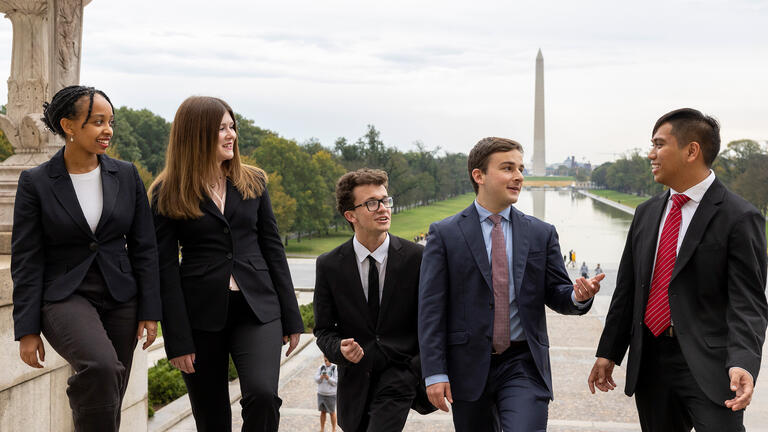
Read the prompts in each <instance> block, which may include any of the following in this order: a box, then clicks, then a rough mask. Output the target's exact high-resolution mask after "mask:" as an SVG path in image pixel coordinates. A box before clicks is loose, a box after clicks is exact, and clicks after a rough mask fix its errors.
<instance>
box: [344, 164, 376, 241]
mask: <svg viewBox="0 0 768 432" xmlns="http://www.w3.org/2000/svg"><path fill="white" fill-rule="evenodd" d="M369 184H372V185H375V186H380V185H384V187H385V188H387V187H388V186H389V177H387V173H386V172H384V171H382V170H378V169H370V168H360V169H359V170H357V171H350V172H348V173H346V174H344V175H343V176H341V178H339V181H338V182H336V210H338V212H339V214H340V215H341V216H342V217H344V212H345V211H347V210H350V209H351V208H352V207H354V206H355V194H354V193H353V191H354V189H355V188H356V187H357V186H364V185H369ZM349 226H351V227H352V229H354V225H352V224H351V223H350V224H349Z"/></svg>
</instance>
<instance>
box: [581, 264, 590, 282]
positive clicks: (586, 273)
mask: <svg viewBox="0 0 768 432" xmlns="http://www.w3.org/2000/svg"><path fill="white" fill-rule="evenodd" d="M581 277H583V278H585V279H586V278H588V277H589V267H587V262H586V261H582V262H581Z"/></svg>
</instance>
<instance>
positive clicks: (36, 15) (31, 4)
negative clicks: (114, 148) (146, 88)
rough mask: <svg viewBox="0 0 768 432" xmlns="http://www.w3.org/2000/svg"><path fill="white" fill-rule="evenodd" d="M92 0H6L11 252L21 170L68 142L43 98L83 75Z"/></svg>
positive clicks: (5, 184)
mask: <svg viewBox="0 0 768 432" xmlns="http://www.w3.org/2000/svg"><path fill="white" fill-rule="evenodd" d="M87 3H89V1H88V0H86V1H83V0H0V12H2V13H5V17H6V18H8V19H9V20H11V23H12V24H13V54H12V58H11V76H10V77H9V78H8V102H7V104H6V112H7V114H6V115H2V114H0V129H2V130H3V132H4V133H5V135H6V137H8V141H10V143H11V145H12V146H13V150H14V155H13V156H11V157H9V158H8V159H7V160H5V161H4V162H3V163H2V164H0V232H3V233H0V252H4V253H8V252H9V248H10V244H9V238H8V235H7V234H4V233H7V232H9V231H10V230H11V226H12V224H13V203H14V198H15V196H16V183H17V182H18V179H19V174H20V173H21V171H23V170H25V169H27V168H30V167H33V166H37V165H39V164H41V163H43V162H45V161H46V160H48V159H49V158H50V157H51V156H52V155H53V154H54V153H55V152H56V151H57V150H58V149H59V148H60V147H61V146H62V145H64V141H63V140H62V139H61V138H60V137H57V136H55V135H53V134H51V133H50V132H48V131H47V130H46V129H45V127H44V125H43V122H42V121H41V120H40V117H42V111H43V107H42V105H43V102H45V101H46V100H50V99H51V97H52V96H53V95H54V94H55V93H56V92H57V91H59V90H60V89H62V88H64V87H66V86H68V85H72V84H77V83H78V81H79V78H80V54H81V50H80V47H81V40H82V22H83V7H84V6H85V5H86V4H87Z"/></svg>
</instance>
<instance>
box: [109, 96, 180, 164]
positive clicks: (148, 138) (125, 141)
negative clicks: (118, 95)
mask: <svg viewBox="0 0 768 432" xmlns="http://www.w3.org/2000/svg"><path fill="white" fill-rule="evenodd" d="M170 130H171V124H170V123H168V122H167V121H166V120H165V119H164V118H162V117H160V116H159V115H157V114H154V113H153V112H152V111H149V110H148V109H141V110H134V109H131V108H127V107H124V106H123V107H120V108H118V109H117V111H116V112H115V136H114V138H113V144H114V145H115V148H116V150H117V151H118V152H119V154H120V156H122V158H123V159H124V160H128V161H131V162H137V161H138V162H141V164H142V165H144V166H145V167H146V168H147V169H148V170H149V171H150V172H152V173H155V174H157V173H158V172H160V170H162V169H163V166H164V165H165V149H166V147H167V146H168V135H169V133H170Z"/></svg>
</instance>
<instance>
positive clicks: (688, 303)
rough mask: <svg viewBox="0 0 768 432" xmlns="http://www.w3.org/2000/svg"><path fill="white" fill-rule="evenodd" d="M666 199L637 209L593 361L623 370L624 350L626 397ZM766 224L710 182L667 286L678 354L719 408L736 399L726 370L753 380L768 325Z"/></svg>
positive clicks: (636, 368)
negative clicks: (610, 362)
mask: <svg viewBox="0 0 768 432" xmlns="http://www.w3.org/2000/svg"><path fill="white" fill-rule="evenodd" d="M668 199H669V192H665V193H663V194H660V195H657V196H655V197H653V198H651V199H649V200H648V201H646V202H644V203H643V204H641V205H639V206H638V207H637V210H636V212H635V217H634V219H633V220H632V225H631V226H630V228H629V234H628V235H627V244H626V246H625V247H624V254H623V255H622V257H621V264H620V265H619V273H618V276H617V280H616V290H615V291H614V294H613V299H612V300H611V307H610V310H609V311H608V315H607V317H606V319H605V328H604V329H603V334H602V336H601V338H600V344H599V346H598V348H597V356H598V357H604V358H607V359H609V360H613V361H615V362H616V364H621V361H622V359H623V358H624V354H625V353H626V351H627V347H629V362H628V365H627V381H626V388H625V392H626V394H627V395H629V396H631V395H632V394H633V393H634V392H635V387H636V385H637V380H638V375H639V372H640V360H641V358H642V349H643V332H644V331H643V327H644V325H645V324H644V323H643V320H644V317H645V307H646V304H647V302H648V294H649V290H650V285H651V276H652V271H653V268H652V267H653V262H654V256H655V254H656V239H657V238H658V235H659V225H660V224H661V218H662V216H663V214H664V208H665V206H666V203H667V201H668ZM765 284H766V244H765V219H764V218H763V217H762V215H761V214H760V212H758V211H757V209H755V207H754V206H752V204H750V203H748V202H747V201H745V200H744V199H743V198H741V197H739V196H738V195H736V194H734V193H733V192H731V191H729V190H728V189H726V188H725V186H723V184H722V183H721V182H720V181H719V180H717V179H716V180H715V182H714V183H712V185H711V186H710V187H709V189H708V190H707V192H706V193H705V194H704V197H703V198H702V200H701V202H700V203H699V207H698V208H697V209H696V213H694V215H693V219H692V220H691V223H690V225H689V226H688V230H687V232H686V233H685V237H684V239H683V243H682V246H681V247H680V252H679V254H678V256H677V260H676V261H675V268H674V270H673V271H672V279H671V281H670V283H669V304H670V309H671V313H672V321H673V322H674V324H675V333H676V334H677V338H678V341H679V343H680V349H681V350H682V352H683V355H684V357H685V359H686V361H687V362H688V367H689V368H690V370H691V373H692V374H693V376H694V378H695V379H696V382H697V383H698V384H699V386H700V387H701V388H702V390H703V391H704V393H705V394H706V395H707V396H708V397H709V398H710V399H711V400H712V401H713V402H715V403H716V404H718V405H722V404H723V401H725V400H726V399H730V398H732V397H733V393H732V392H731V391H730V385H729V383H730V379H729V378H728V369H729V368H731V367H733V366H737V367H741V368H744V369H746V370H747V371H748V372H749V373H751V374H752V376H753V377H754V378H755V379H757V373H758V371H759V370H760V358H761V351H762V346H763V341H764V339H765V329H766V322H768V305H766V298H765Z"/></svg>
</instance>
